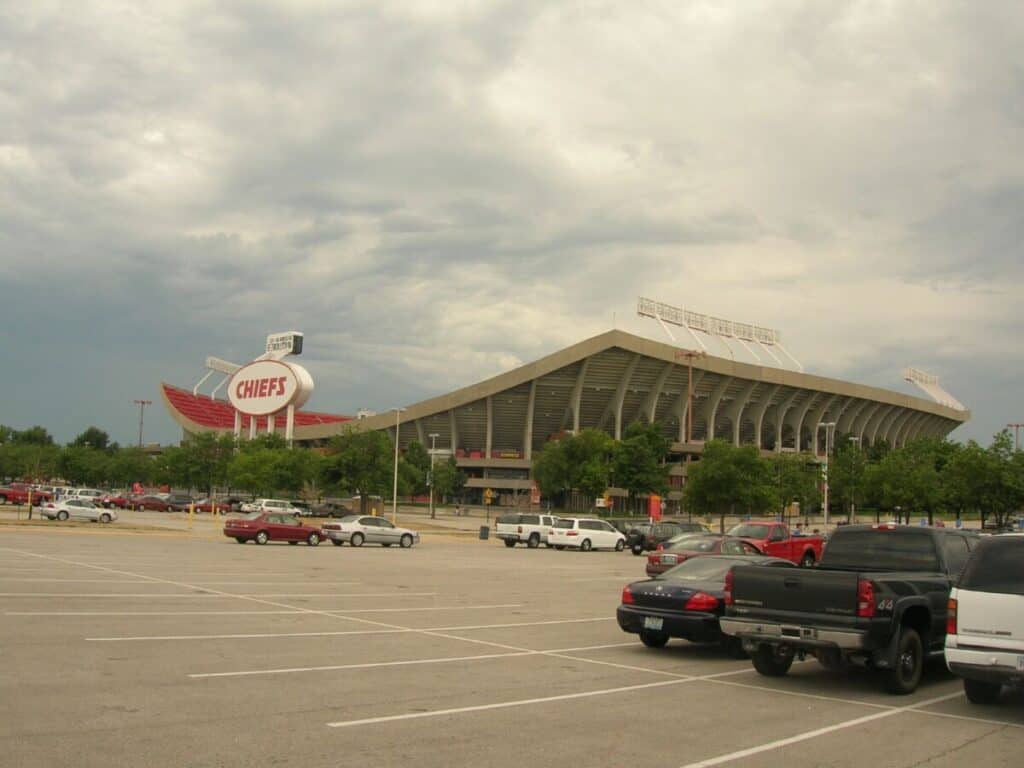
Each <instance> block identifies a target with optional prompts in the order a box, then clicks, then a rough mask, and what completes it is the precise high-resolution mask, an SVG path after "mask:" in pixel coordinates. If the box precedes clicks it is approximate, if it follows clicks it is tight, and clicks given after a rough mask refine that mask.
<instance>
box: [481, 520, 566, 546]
mask: <svg viewBox="0 0 1024 768" xmlns="http://www.w3.org/2000/svg"><path fill="white" fill-rule="evenodd" d="M556 520H558V518H557V517H555V516H554V515H536V514H523V513H520V512H508V513H506V514H504V515H501V516H500V517H498V519H497V521H496V522H495V524H494V536H495V538H498V539H501V540H502V541H504V542H505V546H506V547H514V546H515V545H516V544H518V543H520V542H522V543H523V544H525V545H526V546H527V547H529V548H530V549H536V548H537V547H539V546H540V545H541V544H547V545H548V546H550V542H549V541H548V531H550V530H551V526H552V525H554V523H555V521H556Z"/></svg>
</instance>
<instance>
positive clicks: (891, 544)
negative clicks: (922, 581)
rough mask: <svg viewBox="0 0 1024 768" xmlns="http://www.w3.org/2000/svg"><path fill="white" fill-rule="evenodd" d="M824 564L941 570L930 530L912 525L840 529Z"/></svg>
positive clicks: (870, 569)
mask: <svg viewBox="0 0 1024 768" xmlns="http://www.w3.org/2000/svg"><path fill="white" fill-rule="evenodd" d="M821 564H822V566H824V567H827V568H847V569H850V570H856V571H939V570H941V567H940V565H939V558H938V555H937V554H936V553H935V541H934V539H933V538H932V536H931V534H930V533H929V532H928V531H917V530H914V529H912V528H876V529H869V530H860V531H844V530H842V529H840V530H839V531H837V532H836V533H835V534H834V535H833V536H832V538H831V539H830V540H829V542H828V546H827V547H825V554H824V556H823V558H822V562H821Z"/></svg>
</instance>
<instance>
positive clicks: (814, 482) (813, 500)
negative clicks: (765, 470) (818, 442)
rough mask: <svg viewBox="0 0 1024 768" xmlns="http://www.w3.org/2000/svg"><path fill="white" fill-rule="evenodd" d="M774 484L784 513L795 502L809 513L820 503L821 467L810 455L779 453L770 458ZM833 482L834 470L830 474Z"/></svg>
mask: <svg viewBox="0 0 1024 768" xmlns="http://www.w3.org/2000/svg"><path fill="white" fill-rule="evenodd" d="M768 463H769V465H770V470H769V472H770V476H771V483H772V486H773V487H774V491H775V495H776V497H777V498H778V503H779V506H780V508H781V509H782V511H783V512H785V508H786V506H787V505H789V504H790V503H792V502H794V501H795V502H797V503H798V504H800V509H801V510H803V511H804V513H805V514H806V513H807V512H809V511H810V510H811V509H814V508H815V507H817V506H818V504H819V503H820V502H821V491H820V490H819V489H818V483H819V481H820V480H821V465H820V464H818V462H817V460H816V459H815V457H814V456H812V455H811V454H809V453H776V454H774V455H773V456H772V457H771V458H770V459H768ZM829 476H830V479H831V467H830V473H829Z"/></svg>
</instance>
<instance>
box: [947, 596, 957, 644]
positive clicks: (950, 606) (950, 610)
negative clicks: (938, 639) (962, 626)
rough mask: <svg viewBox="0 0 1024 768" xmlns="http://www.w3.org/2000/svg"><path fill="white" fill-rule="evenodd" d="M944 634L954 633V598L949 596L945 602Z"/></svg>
mask: <svg viewBox="0 0 1024 768" xmlns="http://www.w3.org/2000/svg"><path fill="white" fill-rule="evenodd" d="M946 634H947V635H955V634H956V598H955V597H951V598H949V602H948V603H946Z"/></svg>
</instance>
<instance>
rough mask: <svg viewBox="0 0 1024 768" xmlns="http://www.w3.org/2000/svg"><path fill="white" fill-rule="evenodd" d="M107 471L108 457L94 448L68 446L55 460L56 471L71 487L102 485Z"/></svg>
mask: <svg viewBox="0 0 1024 768" xmlns="http://www.w3.org/2000/svg"><path fill="white" fill-rule="evenodd" d="M109 469H110V457H109V456H108V455H107V454H106V453H104V452H103V451H101V450H97V449H94V448H86V447H80V446H75V445H69V446H67V447H66V448H64V450H63V451H61V452H60V457H59V458H58V459H57V471H58V472H59V473H60V475H61V477H63V478H64V479H65V480H67V481H68V482H69V483H71V484H72V485H90V486H95V485H103V484H104V483H105V482H106V480H107V477H108V475H109V474H110V472H109Z"/></svg>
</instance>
